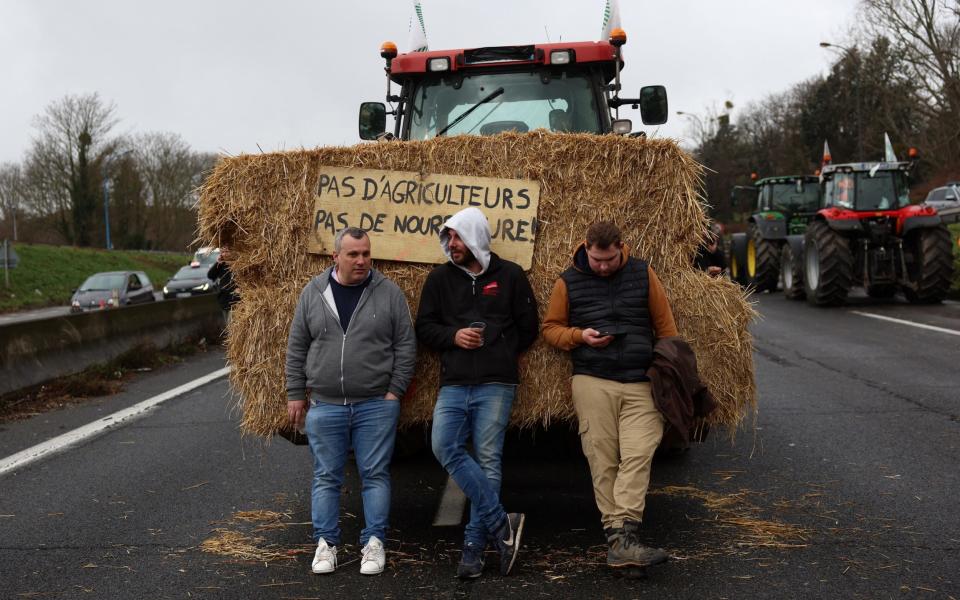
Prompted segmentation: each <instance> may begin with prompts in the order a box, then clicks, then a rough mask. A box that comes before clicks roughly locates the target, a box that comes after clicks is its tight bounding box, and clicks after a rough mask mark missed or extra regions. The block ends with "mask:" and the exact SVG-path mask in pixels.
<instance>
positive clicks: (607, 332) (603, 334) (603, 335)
mask: <svg viewBox="0 0 960 600" xmlns="http://www.w3.org/2000/svg"><path fill="white" fill-rule="evenodd" d="M598 333H599V334H600V336H601V337H607V336H613V337H616V335H617V332H615V331H604V330H600V331H599V332H598Z"/></svg>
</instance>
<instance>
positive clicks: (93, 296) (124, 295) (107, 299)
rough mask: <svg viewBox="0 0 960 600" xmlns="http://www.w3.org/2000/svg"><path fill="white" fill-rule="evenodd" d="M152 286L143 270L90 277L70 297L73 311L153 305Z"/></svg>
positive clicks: (111, 272)
mask: <svg viewBox="0 0 960 600" xmlns="http://www.w3.org/2000/svg"><path fill="white" fill-rule="evenodd" d="M154 300H156V298H155V297H154V296H153V284H152V283H150V278H149V277H147V274H146V273H144V272H143V271H110V272H106V273H95V274H94V275H91V276H90V277H88V278H87V280H86V281H84V282H83V285H81V286H80V287H79V288H77V289H76V290H74V292H73V297H72V298H70V312H82V311H85V310H101V309H105V308H118V307H121V306H129V305H131V304H143V303H145V302H153V301H154Z"/></svg>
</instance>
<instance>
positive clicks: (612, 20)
mask: <svg viewBox="0 0 960 600" xmlns="http://www.w3.org/2000/svg"><path fill="white" fill-rule="evenodd" d="M618 27H621V25H620V1H619V0H607V5H606V7H604V9H603V32H602V33H601V34H600V39H601V40H608V39H610V32H611V31H613V30H614V29H617V28H618Z"/></svg>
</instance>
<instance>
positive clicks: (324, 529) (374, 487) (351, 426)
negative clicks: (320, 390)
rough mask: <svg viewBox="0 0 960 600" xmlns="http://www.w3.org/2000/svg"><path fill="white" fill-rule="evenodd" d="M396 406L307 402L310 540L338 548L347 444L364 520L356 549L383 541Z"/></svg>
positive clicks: (378, 402)
mask: <svg viewBox="0 0 960 600" xmlns="http://www.w3.org/2000/svg"><path fill="white" fill-rule="evenodd" d="M399 416H400V402H399V401H397V400H385V399H384V398H382V397H380V398H371V399H369V400H365V401H363V402H358V403H356V404H346V405H340V404H326V403H324V402H315V401H313V400H311V401H310V410H308V411H307V422H306V431H307V440H308V441H309V442H310V450H311V451H312V452H313V490H312V514H313V541H315V542H316V541H319V540H320V538H323V539H324V540H326V542H327V544H329V545H331V546H339V545H340V526H339V524H338V521H339V518H340V488H341V486H342V485H343V468H344V465H345V464H346V462H347V453H348V452H349V450H350V448H351V446H352V447H353V453H354V456H355V457H356V460H357V471H358V472H359V473H360V484H361V497H362V499H363V519H364V524H365V525H366V527H364V528H363V531H361V532H360V545H361V546H364V545H366V543H367V540H369V539H370V536H373V535H375V536H377V538H379V539H380V541H384V540H386V532H387V522H388V521H389V518H390V457H391V456H392V455H393V443H394V440H395V439H396V433H397V419H398V418H399Z"/></svg>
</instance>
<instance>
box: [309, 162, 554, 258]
mask: <svg viewBox="0 0 960 600" xmlns="http://www.w3.org/2000/svg"><path fill="white" fill-rule="evenodd" d="M315 192H316V195H315V202H314V210H313V215H312V217H311V227H312V228H313V236H312V237H311V240H310V246H309V248H308V251H309V252H312V253H315V254H333V242H334V237H335V236H336V234H337V232H338V231H340V230H341V229H343V228H345V227H359V228H361V229H363V230H364V231H366V232H367V233H368V234H369V236H370V241H371V246H372V249H371V251H372V254H373V257H374V258H381V259H386V260H399V261H407V262H420V263H442V262H445V261H446V260H447V258H446V257H445V256H444V255H443V252H442V250H441V249H440V230H441V228H442V227H443V223H444V222H445V221H446V220H447V219H448V218H449V217H451V216H453V215H454V214H455V213H457V212H458V211H460V210H462V209H464V208H467V207H470V206H473V207H476V208H479V209H480V210H481V211H483V213H484V214H485V215H486V216H487V220H488V221H489V222H490V233H491V235H492V240H491V244H490V245H491V249H492V250H493V251H494V252H496V253H497V254H499V255H500V257H502V258H505V259H507V260H511V261H513V262H516V263H518V264H519V265H520V266H521V267H523V268H524V269H530V267H531V266H532V264H533V244H534V240H535V239H536V233H537V206H538V205H539V202H540V184H539V183H538V182H536V181H528V180H523V179H494V178H490V177H460V176H454V175H438V174H421V173H412V172H405V171H380V170H375V169H350V168H343V167H321V168H320V175H319V177H318V178H317V184H316V190H315Z"/></svg>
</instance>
